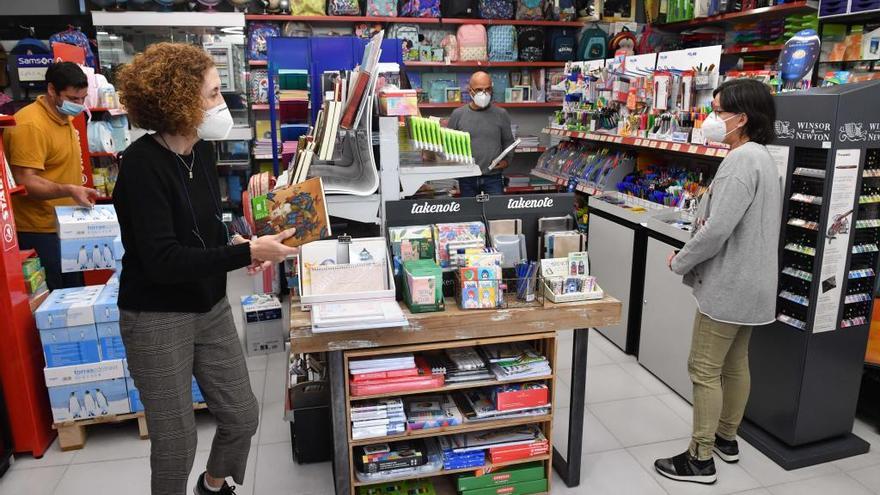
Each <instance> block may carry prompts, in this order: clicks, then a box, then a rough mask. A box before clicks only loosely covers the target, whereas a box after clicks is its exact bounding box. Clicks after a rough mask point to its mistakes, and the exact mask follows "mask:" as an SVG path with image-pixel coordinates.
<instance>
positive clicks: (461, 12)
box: [440, 0, 477, 18]
mask: <svg viewBox="0 0 880 495" xmlns="http://www.w3.org/2000/svg"><path fill="white" fill-rule="evenodd" d="M440 12H441V15H442V16H443V17H452V18H461V17H465V18H467V17H476V16H477V1H476V0H443V1H442V2H440Z"/></svg>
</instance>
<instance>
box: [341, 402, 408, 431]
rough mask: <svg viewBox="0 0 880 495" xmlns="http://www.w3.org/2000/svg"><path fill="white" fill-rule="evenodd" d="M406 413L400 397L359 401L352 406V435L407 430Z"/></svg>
mask: <svg viewBox="0 0 880 495" xmlns="http://www.w3.org/2000/svg"><path fill="white" fill-rule="evenodd" d="M405 425H406V414H405V413H404V410H403V401H402V400H400V399H380V400H374V401H364V402H358V403H356V405H354V406H352V407H351V437H352V438H353V439H355V440H359V439H362V438H373V437H384V436H388V435H398V434H400V433H403V432H404V431H406V426H405Z"/></svg>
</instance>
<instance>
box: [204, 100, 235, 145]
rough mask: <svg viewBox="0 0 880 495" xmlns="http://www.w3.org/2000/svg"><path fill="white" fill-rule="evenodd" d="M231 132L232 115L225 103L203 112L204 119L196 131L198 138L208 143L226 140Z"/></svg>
mask: <svg viewBox="0 0 880 495" xmlns="http://www.w3.org/2000/svg"><path fill="white" fill-rule="evenodd" d="M231 130H232V114H231V113H229V108H228V107H227V106H226V103H221V104H219V105H217V106H216V107H213V108H210V109H208V110H205V119H204V120H202V123H201V124H200V125H199V127H198V129H196V131H197V132H198V134H199V137H200V138H202V139H206V140H208V141H211V140H218V139H226V136H228V135H229V131H231Z"/></svg>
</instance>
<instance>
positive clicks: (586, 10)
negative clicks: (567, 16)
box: [574, 0, 600, 21]
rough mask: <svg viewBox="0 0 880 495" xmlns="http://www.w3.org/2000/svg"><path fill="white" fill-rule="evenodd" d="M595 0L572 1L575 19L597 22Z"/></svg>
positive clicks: (597, 13)
mask: <svg viewBox="0 0 880 495" xmlns="http://www.w3.org/2000/svg"><path fill="white" fill-rule="evenodd" d="M596 3H597V2H596V1H595V0H574V9H575V12H576V14H575V17H577V18H578V19H583V20H596V21H598V20H599V14H600V12H599V11H598V10H596Z"/></svg>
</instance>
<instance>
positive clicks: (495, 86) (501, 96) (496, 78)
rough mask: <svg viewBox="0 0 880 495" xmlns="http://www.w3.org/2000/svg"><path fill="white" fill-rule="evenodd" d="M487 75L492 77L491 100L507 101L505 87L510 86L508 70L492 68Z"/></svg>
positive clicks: (496, 101)
mask: <svg viewBox="0 0 880 495" xmlns="http://www.w3.org/2000/svg"><path fill="white" fill-rule="evenodd" d="M489 75H490V76H491V77H492V101H494V102H495V103H504V102H505V101H507V88H509V87H510V71H506V70H493V71H491V72H490V73H489Z"/></svg>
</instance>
